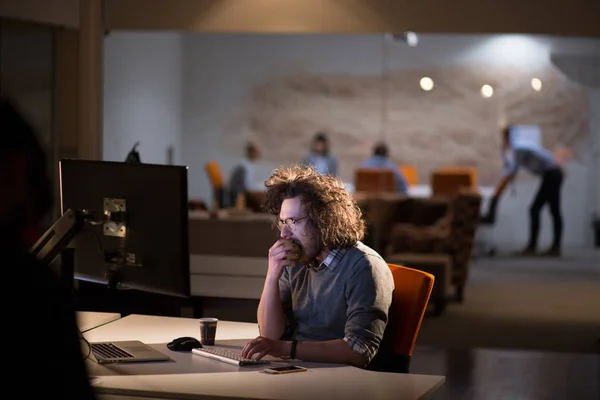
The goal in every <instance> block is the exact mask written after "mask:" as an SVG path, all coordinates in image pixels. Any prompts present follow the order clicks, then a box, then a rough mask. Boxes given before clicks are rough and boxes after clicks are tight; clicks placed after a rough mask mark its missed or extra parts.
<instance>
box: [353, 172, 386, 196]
mask: <svg viewBox="0 0 600 400" xmlns="http://www.w3.org/2000/svg"><path fill="white" fill-rule="evenodd" d="M354 191H355V192H371V193H373V192H396V176H395V175H394V171H392V170H391V169H380V168H371V167H364V168H358V169H357V170H356V171H355V175H354Z"/></svg>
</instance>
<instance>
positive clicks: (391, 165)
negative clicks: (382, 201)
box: [360, 142, 408, 194]
mask: <svg viewBox="0 0 600 400" xmlns="http://www.w3.org/2000/svg"><path fill="white" fill-rule="evenodd" d="M360 166H361V167H362V168H382V169H391V170H392V171H394V176H395V177H396V191H397V192H399V193H402V194H407V193H408V184H407V182H406V178H405V177H404V175H403V174H402V172H401V171H400V167H398V165H397V164H396V163H395V162H393V161H392V160H390V159H389V150H388V147H387V145H386V144H385V143H383V142H379V143H376V144H375V146H374V147H373V155H372V156H371V157H369V158H368V159H366V160H365V161H363V162H362V164H361V165H360Z"/></svg>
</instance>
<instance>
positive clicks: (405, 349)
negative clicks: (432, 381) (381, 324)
mask: <svg viewBox="0 0 600 400" xmlns="http://www.w3.org/2000/svg"><path fill="white" fill-rule="evenodd" d="M388 266H389V267H390V270H391V271H392V276H393V277H394V297H393V299H392V306H391V307H390V311H389V318H388V324H387V327H386V328H385V333H384V335H383V340H382V342H381V346H380V347H379V352H378V353H377V355H376V356H375V358H374V359H373V361H372V362H371V363H370V364H369V366H368V367H367V369H370V370H374V371H384V372H399V373H408V372H409V369H410V358H411V356H412V352H413V349H414V347H415V343H416V341H417V336H418V334H419V330H420V329H421V323H422V322H423V317H424V315H425V310H426V309H427V304H428V303H429V296H430V295H431V291H432V290H433V282H434V280H435V277H434V276H433V275H431V274H429V273H427V272H424V271H420V270H418V269H413V268H407V267H402V266H400V265H394V264H388Z"/></svg>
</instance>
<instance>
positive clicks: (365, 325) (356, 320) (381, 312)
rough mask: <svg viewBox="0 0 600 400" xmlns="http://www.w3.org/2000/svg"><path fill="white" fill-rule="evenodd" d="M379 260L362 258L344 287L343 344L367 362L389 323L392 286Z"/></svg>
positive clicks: (387, 269)
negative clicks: (344, 321)
mask: <svg viewBox="0 0 600 400" xmlns="http://www.w3.org/2000/svg"><path fill="white" fill-rule="evenodd" d="M393 282H394V281H393V278H392V276H391V272H390V270H389V268H388V266H387V264H385V261H383V260H381V259H375V258H369V257H365V258H363V259H361V260H360V261H359V262H358V263H357V264H355V265H354V266H353V273H352V275H351V277H350V280H349V284H348V286H347V288H346V293H345V295H346V303H347V305H348V306H347V315H346V327H345V335H344V341H346V343H347V344H348V345H349V346H350V347H351V348H352V349H353V350H354V351H356V352H358V353H360V354H362V355H364V356H365V357H366V358H367V361H368V362H370V361H371V360H372V359H373V357H374V356H375V355H376V354H377V351H378V350H379V345H380V343H381V340H382V338H383V333H384V330H385V327H386V325H387V322H388V311H389V308H390V306H391V304H392V294H393V291H394V283H393Z"/></svg>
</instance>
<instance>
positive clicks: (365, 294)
mask: <svg viewBox="0 0 600 400" xmlns="http://www.w3.org/2000/svg"><path fill="white" fill-rule="evenodd" d="M279 288H280V292H281V299H282V306H283V310H284V313H285V314H286V316H287V318H288V321H289V323H290V328H291V331H292V332H295V339H297V340H299V341H323V340H333V339H342V338H346V339H347V341H348V339H350V341H349V343H351V342H352V341H353V340H355V339H359V340H360V341H361V342H363V343H365V344H366V345H367V346H369V348H371V349H372V350H373V351H375V352H376V351H377V349H378V347H379V344H380V342H381V339H382V337H383V332H384V330H385V327H386V324H387V322H388V311H389V308H390V305H391V303H392V294H393V290H394V280H393V277H392V274H391V272H390V269H389V267H388V265H387V263H386V262H385V261H384V260H383V258H382V257H381V256H380V255H379V254H378V253H377V252H376V251H375V250H373V249H371V248H370V247H367V246H365V245H364V244H363V243H361V242H358V243H357V244H356V245H355V246H354V247H352V248H350V249H348V250H347V251H346V252H345V253H344V254H343V257H342V258H341V260H339V262H332V263H330V264H329V265H324V264H323V263H322V264H321V266H320V267H319V268H318V269H309V268H306V267H304V266H298V267H286V269H285V270H284V272H283V275H282V276H281V279H280V281H279Z"/></svg>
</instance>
